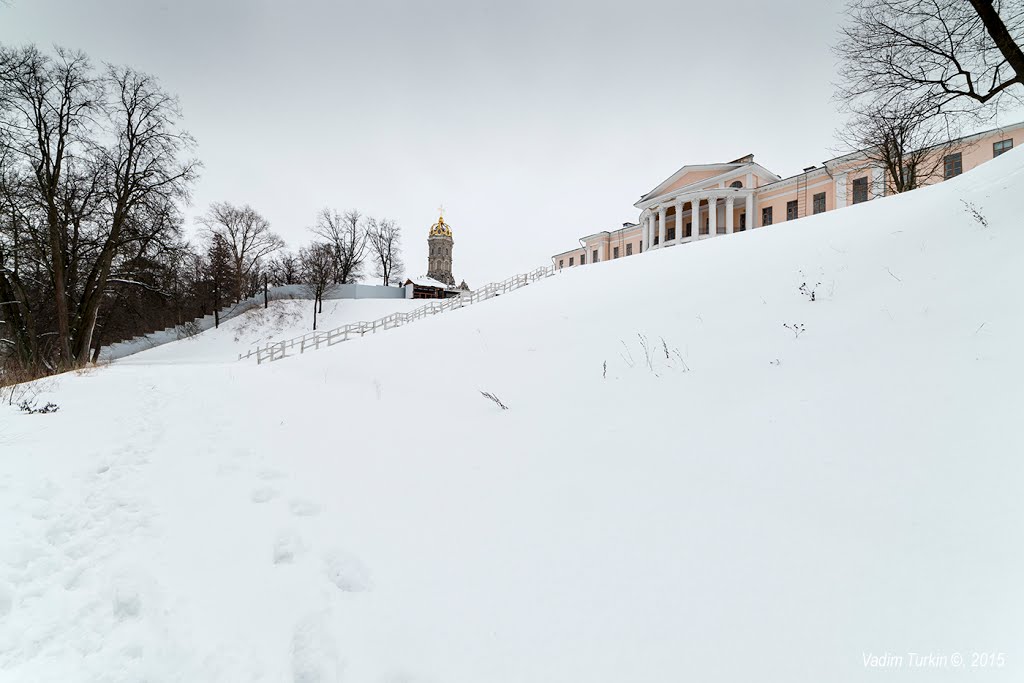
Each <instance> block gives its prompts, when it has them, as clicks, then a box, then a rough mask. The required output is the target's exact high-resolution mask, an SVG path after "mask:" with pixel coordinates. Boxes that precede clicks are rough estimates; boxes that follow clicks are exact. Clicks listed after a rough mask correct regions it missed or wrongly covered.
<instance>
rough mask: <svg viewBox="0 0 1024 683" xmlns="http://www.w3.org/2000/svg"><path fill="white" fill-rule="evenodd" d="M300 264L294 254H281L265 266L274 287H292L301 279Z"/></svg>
mask: <svg viewBox="0 0 1024 683" xmlns="http://www.w3.org/2000/svg"><path fill="white" fill-rule="evenodd" d="M301 269H302V264H301V263H300V262H299V259H298V257H297V256H295V254H292V253H289V252H287V251H286V252H282V253H280V254H278V255H277V256H275V257H274V258H272V259H271V260H270V263H269V264H268V265H267V273H268V275H269V276H270V281H271V282H272V283H273V284H275V285H294V284H298V282H299V280H300V279H301V277H302V275H301Z"/></svg>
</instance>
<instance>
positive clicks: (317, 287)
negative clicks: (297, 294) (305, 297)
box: [299, 242, 336, 331]
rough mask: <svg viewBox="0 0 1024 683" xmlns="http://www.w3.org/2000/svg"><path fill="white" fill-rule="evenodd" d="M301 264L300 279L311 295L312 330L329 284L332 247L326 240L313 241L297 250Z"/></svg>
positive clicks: (332, 267) (332, 268)
mask: <svg viewBox="0 0 1024 683" xmlns="http://www.w3.org/2000/svg"><path fill="white" fill-rule="evenodd" d="M299 262H300V263H301V264H302V279H303V280H305V283H306V287H307V288H308V290H309V293H310V294H311V295H312V296H313V330H314V331H315V330H316V322H317V313H323V310H324V298H323V297H324V292H325V291H327V287H328V286H329V285H330V284H331V280H332V278H333V276H334V272H335V269H336V265H335V263H334V248H333V247H332V246H331V245H330V244H327V243H326V242H314V243H313V244H311V245H309V246H308V247H306V248H305V249H302V250H301V251H299Z"/></svg>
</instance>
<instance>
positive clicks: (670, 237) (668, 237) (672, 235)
mask: <svg viewBox="0 0 1024 683" xmlns="http://www.w3.org/2000/svg"><path fill="white" fill-rule="evenodd" d="M675 238H676V226H674V225H673V226H672V227H671V228H669V229H668V234H666V235H665V241H666V242H667V241H669V240H674V239H675Z"/></svg>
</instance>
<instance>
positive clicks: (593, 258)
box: [590, 249, 597, 263]
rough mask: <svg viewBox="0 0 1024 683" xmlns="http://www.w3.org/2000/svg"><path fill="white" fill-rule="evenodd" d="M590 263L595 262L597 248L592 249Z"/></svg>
mask: <svg viewBox="0 0 1024 683" xmlns="http://www.w3.org/2000/svg"><path fill="white" fill-rule="evenodd" d="M590 262H591V263H597V249H595V250H594V254H593V257H592V258H591V259H590Z"/></svg>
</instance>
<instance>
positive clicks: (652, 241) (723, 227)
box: [640, 187, 755, 251]
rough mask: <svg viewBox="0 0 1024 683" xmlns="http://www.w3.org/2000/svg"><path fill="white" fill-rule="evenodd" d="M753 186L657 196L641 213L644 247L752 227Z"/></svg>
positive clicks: (725, 233) (698, 238) (691, 240)
mask: <svg viewBox="0 0 1024 683" xmlns="http://www.w3.org/2000/svg"><path fill="white" fill-rule="evenodd" d="M754 202H755V198H754V188H752V187H727V188H716V189H714V190H707V189H701V190H695V191H688V192H681V193H678V194H673V195H669V196H666V197H658V198H656V200H655V201H653V202H652V203H651V204H650V206H647V207H646V208H644V210H643V211H642V212H641V214H640V225H641V226H642V230H643V250H644V251H648V250H650V249H658V248H661V247H670V246H674V245H676V244H683V243H685V242H693V241H695V240H701V239H707V238H708V237H714V236H716V235H730V234H732V233H734V232H740V231H743V230H745V229H747V227H748V226H750V227H752V226H753V222H752V218H753V216H754Z"/></svg>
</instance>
